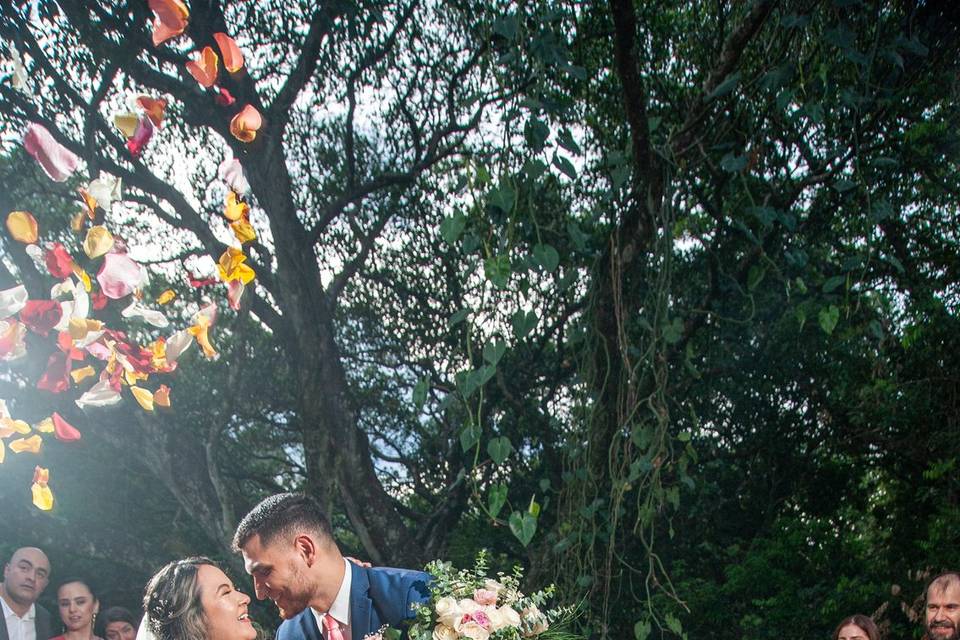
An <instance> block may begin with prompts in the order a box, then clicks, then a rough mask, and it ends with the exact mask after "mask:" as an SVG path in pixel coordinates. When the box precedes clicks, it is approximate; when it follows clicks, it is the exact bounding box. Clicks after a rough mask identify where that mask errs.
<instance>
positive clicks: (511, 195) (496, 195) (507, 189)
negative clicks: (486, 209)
mask: <svg viewBox="0 0 960 640" xmlns="http://www.w3.org/2000/svg"><path fill="white" fill-rule="evenodd" d="M487 200H488V201H489V202H490V204H492V205H493V206H495V207H496V208H498V209H500V210H501V211H503V212H504V213H510V212H511V211H512V210H513V206H514V204H516V201H517V192H516V190H515V189H514V188H513V187H512V186H511V185H510V183H509V182H501V183H500V186H499V187H497V188H496V189H494V190H493V191H491V192H490V193H489V194H487Z"/></svg>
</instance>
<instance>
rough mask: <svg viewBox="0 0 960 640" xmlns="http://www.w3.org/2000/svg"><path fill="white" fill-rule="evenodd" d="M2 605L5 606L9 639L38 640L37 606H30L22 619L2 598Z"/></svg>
mask: <svg viewBox="0 0 960 640" xmlns="http://www.w3.org/2000/svg"><path fill="white" fill-rule="evenodd" d="M0 605H2V606H3V619H4V622H6V625H7V637H9V638H10V640H37V625H36V618H37V605H35V604H32V605H30V608H29V609H28V610H27V613H26V614H25V615H24V616H23V617H22V618H21V617H20V616H18V615H17V614H16V613H15V612H14V610H13V609H11V608H10V606H9V605H7V601H6V600H4V599H3V598H0Z"/></svg>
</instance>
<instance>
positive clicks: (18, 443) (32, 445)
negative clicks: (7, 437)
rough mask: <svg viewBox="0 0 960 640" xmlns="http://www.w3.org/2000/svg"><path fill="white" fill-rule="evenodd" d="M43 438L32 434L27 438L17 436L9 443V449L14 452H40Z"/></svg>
mask: <svg viewBox="0 0 960 640" xmlns="http://www.w3.org/2000/svg"><path fill="white" fill-rule="evenodd" d="M42 446H43V438H41V437H40V436H38V435H36V434H34V435H32V436H30V437H29V438H17V439H16V440H14V441H13V442H11V443H10V451H13V452H14V453H40V448H41V447H42Z"/></svg>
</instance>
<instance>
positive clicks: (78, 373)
mask: <svg viewBox="0 0 960 640" xmlns="http://www.w3.org/2000/svg"><path fill="white" fill-rule="evenodd" d="M95 373H96V371H95V370H94V368H93V367H91V366H90V365H87V366H85V367H83V368H82V369H74V370H73V371H71V372H70V377H71V378H73V383H74V384H80V383H81V382H83V381H84V380H86V379H87V378H89V377H90V376H92V375H94V374H95Z"/></svg>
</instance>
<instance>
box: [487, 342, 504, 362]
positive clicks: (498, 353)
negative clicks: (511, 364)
mask: <svg viewBox="0 0 960 640" xmlns="http://www.w3.org/2000/svg"><path fill="white" fill-rule="evenodd" d="M506 352H507V343H506V342H504V341H503V340H501V339H499V338H496V339H493V340H489V341H488V342H487V344H485V345H483V359H484V360H486V361H487V362H489V363H490V364H492V365H496V364H497V363H498V362H500V358H502V357H503V354H504V353H506Z"/></svg>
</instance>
